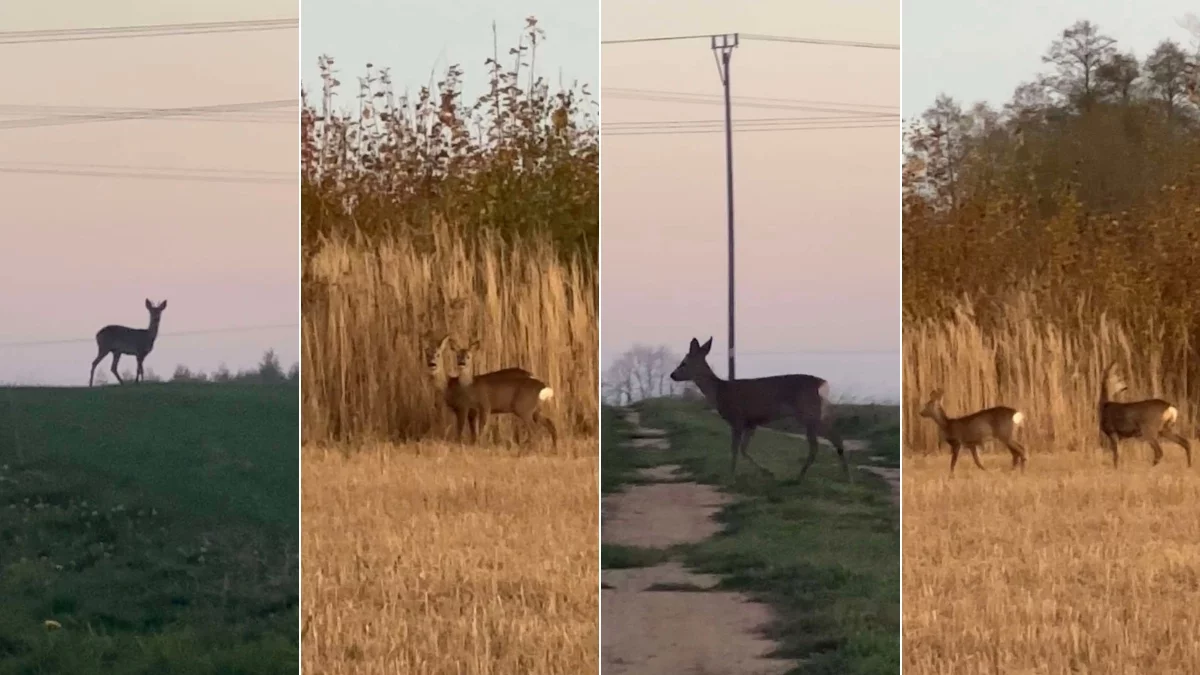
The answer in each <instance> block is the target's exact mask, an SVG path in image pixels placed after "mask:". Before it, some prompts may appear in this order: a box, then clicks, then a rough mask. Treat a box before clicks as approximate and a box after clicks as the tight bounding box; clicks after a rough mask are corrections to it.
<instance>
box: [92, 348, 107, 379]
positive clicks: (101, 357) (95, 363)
mask: <svg viewBox="0 0 1200 675" xmlns="http://www.w3.org/2000/svg"><path fill="white" fill-rule="evenodd" d="M106 356H108V352H106V351H104V350H100V355H99V356H97V357H96V358H95V359H93V360H92V372H91V374H90V375H88V386H89V387H90V386H92V383H93V382H95V380H96V366H98V365H100V362H101V361H103V360H104V357H106Z"/></svg>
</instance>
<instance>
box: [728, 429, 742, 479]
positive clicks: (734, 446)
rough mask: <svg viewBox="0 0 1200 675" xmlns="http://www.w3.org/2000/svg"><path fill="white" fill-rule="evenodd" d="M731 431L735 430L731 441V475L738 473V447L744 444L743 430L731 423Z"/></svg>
mask: <svg viewBox="0 0 1200 675" xmlns="http://www.w3.org/2000/svg"><path fill="white" fill-rule="evenodd" d="M729 429H730V431H732V432H733V438H732V442H731V443H730V450H729V452H730V458H729V475H730V476H736V475H737V457H738V449H739V448H740V447H741V445H742V430H741V429H739V428H737V427H736V426H734V425H732V424H731V425H729Z"/></svg>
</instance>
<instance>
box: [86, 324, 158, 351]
mask: <svg viewBox="0 0 1200 675" xmlns="http://www.w3.org/2000/svg"><path fill="white" fill-rule="evenodd" d="M96 344H98V345H99V346H100V347H101V348H102V349H105V350H108V351H113V352H118V353H120V354H143V353H147V352H149V351H150V349H151V347H153V346H154V342H153V341H152V340H151V339H150V331H148V330H146V329H145V328H129V327H128V326H105V327H104V328H101V329H100V331H99V332H97V333H96Z"/></svg>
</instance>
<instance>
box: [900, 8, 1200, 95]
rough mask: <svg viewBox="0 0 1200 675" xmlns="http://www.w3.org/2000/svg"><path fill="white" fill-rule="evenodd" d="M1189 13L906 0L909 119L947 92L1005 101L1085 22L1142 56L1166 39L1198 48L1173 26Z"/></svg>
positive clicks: (905, 25)
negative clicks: (1072, 29)
mask: <svg viewBox="0 0 1200 675" xmlns="http://www.w3.org/2000/svg"><path fill="white" fill-rule="evenodd" d="M1188 12H1200V8H1198V7H1197V4H1196V0H1154V2H1152V3H1146V2H1140V3H1139V2H1130V0H1068V1H1067V2H1040V1H1038V0H1008V1H1007V2H985V1H982V0H971V1H970V2H962V1H961V0H904V116H905V117H906V118H907V117H910V116H913V115H917V114H920V113H921V112H922V111H923V110H925V109H926V108H928V107H929V106H930V104H932V103H933V100H934V98H935V97H936V96H937V95H938V94H939V93H942V92H945V93H947V94H949V95H950V96H953V97H954V98H955V99H957V100H958V101H959V103H962V104H963V106H964V107H966V106H969V105H971V104H973V103H975V102H977V101H987V102H989V103H992V104H995V105H997V106H999V105H1000V104H1003V103H1007V102H1008V101H1009V100H1011V99H1012V94H1013V90H1014V89H1015V88H1016V87H1017V85H1019V84H1021V83H1022V82H1027V81H1030V80H1032V79H1033V78H1034V76H1035V75H1036V74H1037V73H1039V72H1042V71H1043V69H1045V67H1046V66H1045V65H1044V64H1043V63H1042V55H1043V54H1045V53H1046V49H1047V48H1049V46H1050V43H1051V42H1053V41H1054V40H1055V39H1057V38H1058V37H1060V36H1061V34H1062V31H1063V30H1064V29H1065V28H1068V27H1069V26H1070V25H1071V24H1073V23H1075V22H1076V21H1078V20H1080V19H1087V20H1089V21H1091V22H1092V23H1094V24H1096V25H1097V26H1099V28H1100V31H1101V32H1103V33H1104V34H1106V35H1108V36H1110V37H1113V38H1115V39H1116V40H1117V47H1118V48H1119V49H1121V50H1123V51H1128V50H1130V49H1132V50H1133V51H1134V53H1135V54H1137V56H1138V58H1139V59H1143V58H1145V57H1146V55H1147V54H1149V53H1150V51H1151V50H1153V49H1154V47H1155V46H1156V45H1157V44H1158V43H1159V42H1161V41H1162V40H1164V39H1167V38H1170V39H1174V40H1175V41H1176V42H1178V43H1180V44H1181V45H1183V46H1184V47H1188V46H1189V45H1194V42H1193V39H1194V36H1193V35H1192V34H1191V33H1189V32H1188V31H1187V30H1185V29H1183V28H1181V27H1180V26H1179V24H1178V23H1176V20H1177V19H1180V18H1183V17H1184V15H1186V14H1187V13H1188Z"/></svg>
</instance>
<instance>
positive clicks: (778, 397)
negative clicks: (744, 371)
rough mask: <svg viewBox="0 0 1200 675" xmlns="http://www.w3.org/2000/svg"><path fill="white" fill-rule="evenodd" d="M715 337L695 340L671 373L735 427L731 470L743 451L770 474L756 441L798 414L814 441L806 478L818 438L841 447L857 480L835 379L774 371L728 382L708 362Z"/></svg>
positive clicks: (843, 459) (843, 460)
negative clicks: (763, 430) (833, 391)
mask: <svg viewBox="0 0 1200 675" xmlns="http://www.w3.org/2000/svg"><path fill="white" fill-rule="evenodd" d="M711 349H712V338H711V337H710V338H708V342H705V343H704V344H703V345H702V344H700V341H699V340H697V339H696V338H692V342H691V344H690V345H689V346H688V353H687V355H686V356H684V357H683V360H682V361H680V362H679V365H678V366H676V367H675V370H673V371H672V372H671V379H672V380H673V381H675V382H689V381H690V382H693V383H695V385H696V386H697V387H698V388H699V389H700V393H702V394H704V398H705V399H706V400H708V402H709V404H710V405H712V406H713V407H715V408H716V409H717V414H719V415H720V416H721V417H722V418H723V419H724V420H725V421H726V422H728V423H729V428H730V430H731V431H732V443H731V445H730V461H729V473H730V475H735V474H736V472H737V460H738V455H739V454H740V455H741V456H742V457H745V458H746V460H747V461H749V462H750V463H751V464H753V465H754V466H755V467H756V468H758V469H759V470H760V471H763V472H765V473H767V474H770V473H771V472H770V470H768V469H767V468H766V467H764V466H763V465H761V464H759V463H758V462H757V461H756V460H755V459H754V457H752V456H751V455H750V452H749V448H750V440H751V438H753V437H754V433H755V431H757V429H758V427H760V426H762V425H764V424H766V423H768V422H771V421H774V420H778V419H783V418H785V417H789V416H790V417H793V418H795V419H796V421H797V422H799V423H800V424H801V426H803V427H804V430H805V434H806V436H807V439H808V459H806V460H805V462H804V466H803V467H802V468H801V469H800V478H801V479H803V478H804V476H805V474H807V473H808V469H809V467H811V466H812V463H813V460H815V459H816V457H817V437H818V436H821V437H823V438H825V439H826V440H828V441H829V442H830V443H832V444H833V447H834V448H836V449H837V454H838V459H839V460H841V463H842V471H844V472H845V474H846V478H847V480H850V481H853V480H854V479H853V477H852V476H851V473H850V465H849V464H848V463H847V462H846V450H845V448H844V447H843V445H842V438H841V435H840V434H839V433H838V432H837V431H836V430H835V429H834V428H833V425H832V424H831V419H830V415H829V383H828V382H826V381H825V380H824V379H822V378H819V377H816V376H815V375H774V376H770V377H756V378H750V379H745V380H723V379H721V378H719V377H717V375H716V373H714V372H713V370H712V368H711V367H710V366H709V365H708V352H709V350H711Z"/></svg>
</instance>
